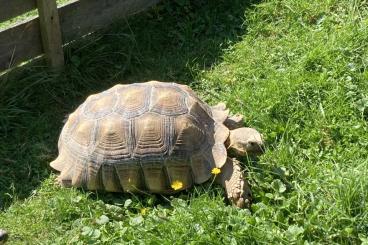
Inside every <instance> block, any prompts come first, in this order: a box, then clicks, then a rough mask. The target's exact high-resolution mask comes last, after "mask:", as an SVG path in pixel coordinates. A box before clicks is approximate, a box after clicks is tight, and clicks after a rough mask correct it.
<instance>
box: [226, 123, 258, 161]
mask: <svg viewBox="0 0 368 245" xmlns="http://www.w3.org/2000/svg"><path fill="white" fill-rule="evenodd" d="M226 145H227V148H228V149H230V150H232V151H233V152H235V153H236V154H238V155H240V156H246V155H247V156H257V155H260V154H262V153H263V152H264V145H263V137H262V135H261V133H259V132H258V131H257V130H255V129H254V128H244V127H242V128H237V129H234V130H230V135H229V138H228V139H227V142H226Z"/></svg>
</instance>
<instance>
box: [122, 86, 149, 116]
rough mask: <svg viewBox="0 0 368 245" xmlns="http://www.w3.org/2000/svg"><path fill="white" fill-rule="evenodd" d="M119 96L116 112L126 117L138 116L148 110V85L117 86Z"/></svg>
mask: <svg viewBox="0 0 368 245" xmlns="http://www.w3.org/2000/svg"><path fill="white" fill-rule="evenodd" d="M116 93H117V95H118V96H119V99H118V103H117V108H116V112H117V113H118V114H119V115H121V116H123V117H124V118H126V119H130V118H133V117H137V116H140V115H142V114H144V113H145V112H147V111H148V109H149V104H150V99H149V98H150V94H151V87H150V86H142V85H139V84H135V85H131V86H124V87H120V88H117V90H116Z"/></svg>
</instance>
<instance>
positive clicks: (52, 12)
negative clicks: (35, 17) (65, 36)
mask: <svg viewBox="0 0 368 245" xmlns="http://www.w3.org/2000/svg"><path fill="white" fill-rule="evenodd" d="M37 8H38V14H39V19H40V26H41V37H42V44H43V51H44V52H45V58H46V61H47V64H48V65H49V66H50V67H51V68H54V69H59V68H61V67H63V66H64V52H63V43H62V40H61V31H60V24H59V15H58V9H57V6H56V1H55V0H37Z"/></svg>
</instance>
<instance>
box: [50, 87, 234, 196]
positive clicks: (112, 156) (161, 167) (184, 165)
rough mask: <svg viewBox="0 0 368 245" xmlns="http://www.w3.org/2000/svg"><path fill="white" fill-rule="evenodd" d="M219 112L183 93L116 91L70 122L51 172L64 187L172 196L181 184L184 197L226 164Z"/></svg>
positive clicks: (88, 104)
mask: <svg viewBox="0 0 368 245" xmlns="http://www.w3.org/2000/svg"><path fill="white" fill-rule="evenodd" d="M219 111H220V110H219ZM219 111H217V110H215V112H213V111H212V110H211V108H210V107H209V106H208V105H207V104H205V103H204V102H202V101H201V100H200V99H199V98H198V97H197V96H196V94H195V93H194V92H193V91H192V90H191V89H190V88H189V87H188V86H185V85H180V84H176V83H162V82H157V81H151V82H147V83H135V84H130V85H120V84H119V85H116V86H114V87H112V88H110V89H108V90H106V91H104V92H102V93H99V94H95V95H91V96H89V97H88V98H87V100H86V101H85V102H84V103H83V104H81V105H80V106H79V107H78V108H77V109H76V111H74V112H73V113H72V114H70V115H69V117H68V120H67V122H66V123H65V125H64V127H63V129H62V132H61V135H60V138H59V143H58V148H59V156H58V157H57V159H56V160H54V161H53V162H51V164H50V165H51V167H52V168H54V169H55V170H57V171H60V172H61V173H60V176H59V177H58V180H59V182H60V183H61V184H62V185H63V186H75V187H83V188H87V189H89V190H106V191H111V192H123V191H125V192H139V191H149V192H152V193H172V192H174V191H175V190H173V189H172V187H171V183H173V182H174V181H180V183H182V186H181V188H180V189H186V188H189V187H191V186H192V185H193V184H194V183H196V184H200V183H203V182H205V181H207V180H208V179H209V178H210V176H211V169H212V168H214V167H218V168H221V167H222V166H223V165H224V163H225V162H226V157H227V153H226V148H225V146H224V142H225V140H226V139H227V137H228V135H229V130H228V129H227V128H226V127H225V126H224V125H223V121H224V120H225V119H226V115H225V116H224V114H223V113H222V114H221V113H218V112H219ZM222 112H223V111H222ZM215 114H218V115H215ZM176 189H177V188H176Z"/></svg>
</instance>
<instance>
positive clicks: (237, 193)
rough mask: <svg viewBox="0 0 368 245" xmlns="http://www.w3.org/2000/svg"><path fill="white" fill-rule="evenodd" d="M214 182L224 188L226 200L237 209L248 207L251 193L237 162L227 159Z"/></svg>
mask: <svg viewBox="0 0 368 245" xmlns="http://www.w3.org/2000/svg"><path fill="white" fill-rule="evenodd" d="M216 182H217V183H218V184H220V185H222V186H223V187H224V188H225V191H226V195H227V198H228V199H229V200H230V202H231V203H233V204H234V205H235V206H237V207H239V208H244V207H247V208H249V207H250V204H251V201H252V192H251V190H250V186H249V184H248V182H247V180H246V179H245V176H244V173H243V172H242V171H241V166H240V164H239V161H237V160H236V159H231V158H229V157H228V158H227V161H226V163H225V165H224V166H223V167H222V168H221V173H220V175H219V176H217V177H216Z"/></svg>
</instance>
